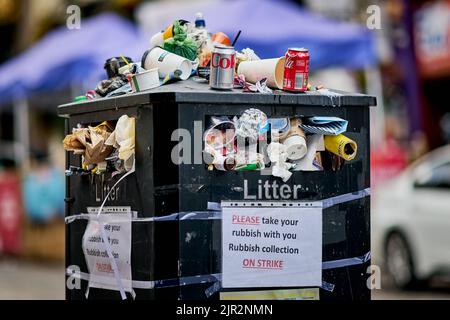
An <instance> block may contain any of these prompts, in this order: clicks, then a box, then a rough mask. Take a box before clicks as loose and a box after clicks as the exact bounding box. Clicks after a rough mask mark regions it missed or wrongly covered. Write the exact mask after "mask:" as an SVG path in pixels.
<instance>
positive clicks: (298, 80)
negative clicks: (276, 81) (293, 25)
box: [283, 48, 309, 92]
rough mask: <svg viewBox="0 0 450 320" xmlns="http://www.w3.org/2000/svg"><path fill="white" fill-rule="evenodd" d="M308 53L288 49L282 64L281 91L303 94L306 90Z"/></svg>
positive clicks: (301, 50) (301, 49)
mask: <svg viewBox="0 0 450 320" xmlns="http://www.w3.org/2000/svg"><path fill="white" fill-rule="evenodd" d="M308 77H309V52H308V49H305V48H290V49H289V50H288V51H287V52H286V60H285V63H284V81H283V90H286V91H294V92H305V91H306V90H307V89H308Z"/></svg>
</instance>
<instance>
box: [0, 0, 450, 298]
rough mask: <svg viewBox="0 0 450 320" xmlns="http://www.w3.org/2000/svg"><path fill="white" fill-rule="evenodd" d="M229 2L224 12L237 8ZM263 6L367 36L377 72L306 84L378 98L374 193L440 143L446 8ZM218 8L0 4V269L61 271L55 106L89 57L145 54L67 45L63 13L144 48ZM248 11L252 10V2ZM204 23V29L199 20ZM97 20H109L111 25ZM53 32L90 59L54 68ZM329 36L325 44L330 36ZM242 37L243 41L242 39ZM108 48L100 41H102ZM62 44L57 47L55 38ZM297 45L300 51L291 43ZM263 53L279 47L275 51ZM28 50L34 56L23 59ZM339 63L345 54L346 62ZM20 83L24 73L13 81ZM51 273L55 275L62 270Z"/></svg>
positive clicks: (86, 81)
mask: <svg viewBox="0 0 450 320" xmlns="http://www.w3.org/2000/svg"><path fill="white" fill-rule="evenodd" d="M267 1H269V0H267ZM227 2H228V3H229V4H230V5H231V4H232V3H233V5H234V3H236V1H227ZM269 2H271V3H272V4H273V5H276V4H277V3H279V5H280V6H281V5H286V3H288V4H289V5H293V6H298V7H302V8H303V9H305V10H307V11H308V12H312V13H313V14H314V15H321V16H324V17H326V18H327V19H328V20H329V21H336V22H342V23H343V22H345V23H347V24H349V25H353V24H358V25H359V26H360V28H361V29H365V30H366V31H367V37H371V38H373V39H374V43H375V44H376V45H375V46H374V48H373V50H374V52H373V53H374V56H375V57H376V60H375V61H376V63H375V64H373V65H368V66H367V68H352V67H348V66H345V65H336V64H332V63H330V65H326V64H323V65H318V66H317V68H313V70H312V72H313V75H312V78H311V81H312V82H313V83H314V84H316V85H318V84H322V85H324V86H325V87H330V88H336V89H342V90H346V91H353V92H362V93H369V94H372V95H376V96H377V97H378V103H379V107H378V108H374V109H373V111H372V112H373V115H372V139H373V141H372V159H371V160H372V166H373V171H372V181H373V186H374V188H375V191H374V194H375V196H376V190H377V186H378V185H383V183H385V182H386V181H388V180H393V179H395V178H396V176H398V175H400V174H401V173H402V172H403V171H404V170H405V168H407V167H408V165H409V164H411V163H412V162H413V161H414V160H416V159H418V158H420V157H421V156H422V155H424V154H426V153H427V152H429V151H431V150H433V149H436V148H438V147H441V146H443V145H445V144H447V143H449V140H450V107H449V103H448V101H447V100H446V94H447V92H448V88H450V2H449V1H448V0H430V1H419V0H386V1H379V0H373V1H370V0H362V1H357V0H335V1H325V0H297V1H294V0H292V1H288V0H283V1H269ZM219 3H222V1H219V0H209V1H208V0H195V1H189V2H185V1H181V0H180V1H176V0H167V1H140V0H111V1H102V0H78V1H77V0H72V1H69V0H47V1H36V0H21V1H14V0H0V33H1V34H2V40H3V41H2V43H1V46H2V50H1V51H0V93H1V97H0V269H1V267H2V262H3V264H4V265H9V266H11V259H12V261H14V264H13V265H14V267H13V269H14V268H16V267H17V268H19V269H20V262H21V261H30V259H33V261H34V260H36V259H37V260H38V261H43V262H48V261H56V262H57V266H62V264H61V262H62V261H63V259H64V223H63V215H64V213H63V209H64V151H63V148H62V144H61V141H62V139H63V134H64V121H63V119H60V118H58V117H57V116H56V106H57V105H59V104H61V103H64V102H70V101H73V99H74V97H76V96H79V95H80V94H84V92H85V91H86V90H87V89H89V88H92V86H93V85H94V86H95V83H96V82H97V81H98V80H100V79H101V77H102V73H104V70H103V69H102V66H103V63H104V60H101V59H99V58H98V57H100V56H102V54H104V52H101V54H100V49H101V50H104V51H108V50H109V51H111V52H109V54H110V56H117V55H118V54H120V53H123V54H124V55H128V54H129V53H128V51H127V50H128V49H129V52H132V54H134V53H136V52H137V53H139V52H143V50H144V49H145V47H146V46H147V43H144V42H142V41H140V42H139V43H135V42H137V41H139V40H135V41H128V42H127V43H120V42H121V41H122V39H123V38H121V37H120V36H117V37H116V39H117V42H118V44H117V48H113V47H102V39H99V38H97V39H95V38H94V39H90V38H89V39H84V42H81V41H80V43H71V41H72V39H73V41H78V40H74V39H78V38H76V37H75V36H73V38H71V37H70V36H69V30H68V29H67V28H66V23H67V19H68V17H69V16H70V13H69V14H68V12H67V9H68V7H69V6H71V5H77V6H79V7H80V9H81V23H82V28H84V21H93V20H89V18H94V17H99V16H100V15H102V14H104V13H111V12H113V13H115V14H116V15H117V16H114V18H111V16H109V18H107V19H113V20H111V21H115V22H116V23H114V25H110V32H111V33H113V32H116V30H117V32H123V34H124V35H125V34H127V35H130V37H131V38H129V39H132V37H133V36H135V35H134V34H135V33H136V39H145V37H144V38H140V35H141V34H142V35H145V36H146V37H147V36H150V35H152V34H153V33H154V32H155V31H159V30H161V29H163V28H165V26H166V25H167V24H168V23H169V22H170V21H173V20H174V19H177V18H184V19H186V20H193V19H194V16H180V15H183V14H184V13H186V12H191V11H192V12H197V11H202V10H205V11H207V9H208V8H209V9H211V8H215V6H217V5H219ZM253 3H254V6H255V8H254V10H256V11H257V10H258V4H257V3H256V2H253ZM373 5H375V6H377V7H376V8H379V10H380V11H379V12H380V16H379V21H380V26H381V28H380V29H377V28H375V29H373V30H370V28H369V27H368V19H369V18H370V17H373V14H374V13H375V14H376V11H375V12H374V11H371V10H368V8H370V7H371V6H373ZM197 8H199V9H197ZM250 16H251V14H250V13H249V21H251V23H252V25H251V26H250V25H249V26H248V28H250V27H251V28H253V29H255V28H256V30H257V29H258V28H262V26H263V25H267V24H270V25H271V26H273V28H277V19H280V18H282V17H276V18H275V17H274V18H273V21H256V22H255V21H254V20H253V19H250ZM116 17H117V18H116ZM105 19H106V18H105ZM114 19H116V20H114ZM117 19H118V20H117ZM205 19H206V23H207V24H208V16H207V15H205ZM103 21H104V22H105V21H106V23H109V21H110V20H103ZM225 22H226V18H224V23H225ZM302 23H304V22H303V21H292V24H293V26H296V28H302ZM255 24H256V25H255ZM258 24H260V25H258ZM244 25H245V22H244ZM91 26H92V23H90V24H88V23H87V22H86V28H90V27H91ZM310 27H313V28H314V27H315V26H310ZM134 28H135V30H134ZM105 29H106V30H108V28H104V29H101V32H104V33H105V36H110V37H115V36H116V35H115V34H109V35H107V34H106V33H108V32H107V31H105ZM216 31H223V30H216ZM74 32H76V30H74ZM127 32H128V33H127ZM337 32H338V31H337ZM337 32H336V33H337ZM93 34H94V31H93ZM121 34H122V33H121ZM137 34H139V37H138V36H137ZM58 35H60V36H62V39H66V40H65V41H66V44H67V46H68V47H70V52H71V53H73V54H74V56H76V54H77V51H79V53H80V54H81V52H83V53H86V54H92V56H93V57H96V58H97V60H100V61H95V62H93V64H92V65H86V64H82V65H81V64H78V63H79V61H76V60H73V59H72V60H70V59H67V61H70V63H71V64H70V65H69V64H68V65H64V64H62V65H58V64H56V62H58V61H66V60H64V59H65V58H67V55H68V53H67V52H68V50H69V49H67V48H66V50H63V48H62V47H56V46H54V47H52V50H51V52H47V51H45V50H41V49H42V47H44V46H45V45H46V44H48V43H52V41H55V42H54V43H57V42H56V41H57V40H56V39H57V38H58ZM309 36H310V37H312V38H314V36H315V35H314V33H312V34H310V35H309ZM328 36H329V37H330V39H331V38H333V37H338V36H339V34H329V35H328ZM242 39H244V40H242V41H245V30H243V35H242ZM106 42H107V41H106V39H105V40H104V41H103V43H106ZM60 45H61V46H65V44H64V41H63V42H62V43H60ZM266 45H267V46H270V45H271V44H270V43H268V44H266ZM298 46H303V44H302V43H298ZM91 47H98V48H97V49H98V50H97V51H95V52H93V53H91V52H90V51H89V50H88V49H89V48H91ZM273 49H274V50H275V49H277V50H279V51H280V50H281V51H284V50H286V48H285V47H280V48H273ZM114 50H117V51H114ZM119 50H121V51H122V50H124V51H127V52H119ZM112 51H114V52H112ZM255 51H256V50H255ZM36 52H40V54H36V55H33V53H36ZM43 52H45V54H44V53H43ZM59 53H61V54H59ZM94 53H95V54H94ZM257 53H258V52H257ZM61 55H65V56H61ZM133 58H135V59H139V58H140V57H139V56H136V57H133ZM348 59H349V60H351V59H354V57H350V56H349V57H348ZM49 60H51V61H49ZM52 62H54V63H55V64H54V68H53V69H51V68H50V69H49V70H50V71H51V72H49V73H48V74H42V73H40V70H47V69H45V68H44V69H43V66H47V65H52ZM83 62H84V60H83ZM92 69H95V70H96V72H93V74H89V76H87V72H88V71H89V70H92ZM30 70H34V72H29V71H30ZM23 74H30V76H29V78H27V79H23V77H22V75H23ZM84 75H86V77H85V76H84ZM104 76H106V75H104ZM449 162H450V159H449ZM449 204H450V203H449ZM374 214H376V212H374ZM448 219H450V217H448ZM449 246H450V244H449ZM24 259H25V260H24ZM17 261H19V262H17ZM58 262H59V264H58ZM16 263H18V264H16ZM58 268H59V267H58ZM55 270H60V272H62V273H63V272H64V271H63V267H61V268H59V269H55ZM3 274H7V273H3ZM61 279H63V277H62V278H61ZM4 281H7V280H5V277H2V272H1V271H0V284H1V283H2V282H4ZM1 287H2V286H1V285H0V288H1ZM0 290H1V289H0ZM63 292H64V282H63V281H62V282H61V291H59V292H58V293H57V294H60V295H61V296H59V297H60V298H63V296H62V294H63ZM446 293H447V294H450V292H446ZM57 294H55V295H57ZM1 297H2V295H0V298H1ZM17 297H20V294H19V296H17ZM49 297H51V295H49ZM37 298H39V296H37Z"/></svg>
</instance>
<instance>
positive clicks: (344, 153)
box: [324, 134, 358, 161]
mask: <svg viewBox="0 0 450 320" xmlns="http://www.w3.org/2000/svg"><path fill="white" fill-rule="evenodd" d="M324 141H325V149H327V150H328V151H330V152H331V153H334V154H335V155H338V156H339V157H341V158H343V159H344V160H347V161H350V160H353V159H355V157H356V153H357V150H358V145H357V144H356V142H355V141H353V140H351V139H349V138H347V137H346V136H344V135H343V134H340V135H337V136H325V137H324Z"/></svg>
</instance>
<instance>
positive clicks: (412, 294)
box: [0, 258, 450, 300]
mask: <svg viewBox="0 0 450 320" xmlns="http://www.w3.org/2000/svg"><path fill="white" fill-rule="evenodd" d="M64 286H65V277H64V265H63V264H43V263H36V262H30V261H23V260H11V259H4V258H3V259H2V258H0V300H5V299H8V300H10V299H13V300H62V299H64V295H65V293H64ZM372 299H374V300H411V299H425V300H429V299H433V300H444V299H445V300H450V284H448V285H447V284H444V285H442V284H439V285H434V286H433V287H432V288H431V289H429V290H426V291H399V290H395V289H392V288H389V287H386V286H383V290H373V291H372Z"/></svg>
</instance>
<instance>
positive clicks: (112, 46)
mask: <svg viewBox="0 0 450 320" xmlns="http://www.w3.org/2000/svg"><path fill="white" fill-rule="evenodd" d="M146 47H147V41H146V40H145V37H144V36H143V35H142V34H141V33H139V32H138V30H137V28H136V27H135V26H134V25H133V24H132V23H130V22H128V21H126V20H125V19H123V18H121V17H119V16H117V15H115V14H109V13H107V14H102V15H99V16H96V17H93V18H89V19H83V20H82V24H81V29H79V30H69V29H67V28H66V27H61V28H59V29H57V30H55V31H53V32H51V33H49V34H48V35H46V36H45V37H44V38H43V39H42V40H41V41H39V42H38V43H37V44H36V45H34V46H33V47H32V48H31V49H29V50H28V51H26V52H24V53H22V54H21V55H19V56H18V57H16V58H14V59H12V60H10V61H7V62H6V63H4V64H3V65H2V66H0V103H5V102H9V101H11V100H12V99H16V98H20V97H26V96H28V95H30V94H33V93H38V92H39V93H42V92H44V93H45V92H52V91H56V90H58V89H64V88H67V87H68V86H70V85H74V84H78V85H83V86H85V87H91V88H93V87H94V86H95V85H96V83H97V82H98V81H99V80H100V79H102V78H105V77H106V73H105V70H104V68H103V67H104V63H105V61H106V60H107V59H108V58H111V57H112V56H119V54H123V55H124V56H129V57H131V58H133V59H138V60H140V58H141V56H142V53H143V52H144V51H145V50H146Z"/></svg>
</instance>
